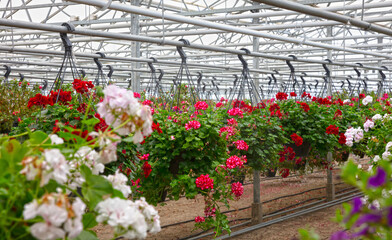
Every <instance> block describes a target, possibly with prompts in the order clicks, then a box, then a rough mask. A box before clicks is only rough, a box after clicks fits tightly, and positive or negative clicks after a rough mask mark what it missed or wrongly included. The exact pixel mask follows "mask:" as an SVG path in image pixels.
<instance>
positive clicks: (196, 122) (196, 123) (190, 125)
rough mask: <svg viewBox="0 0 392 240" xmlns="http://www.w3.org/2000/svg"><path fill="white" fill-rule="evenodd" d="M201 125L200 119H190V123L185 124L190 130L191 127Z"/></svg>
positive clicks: (194, 127)
mask: <svg viewBox="0 0 392 240" xmlns="http://www.w3.org/2000/svg"><path fill="white" fill-rule="evenodd" d="M200 126H201V124H200V122H199V121H196V120H193V121H189V122H188V123H186V124H185V129H186V130H187V131H188V130H190V129H192V128H193V129H199V128H200Z"/></svg>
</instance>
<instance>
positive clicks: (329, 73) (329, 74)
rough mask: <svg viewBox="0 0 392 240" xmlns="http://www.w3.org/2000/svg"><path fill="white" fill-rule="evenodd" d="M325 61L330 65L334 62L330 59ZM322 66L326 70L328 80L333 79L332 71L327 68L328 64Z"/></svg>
mask: <svg viewBox="0 0 392 240" xmlns="http://www.w3.org/2000/svg"><path fill="white" fill-rule="evenodd" d="M324 61H327V62H328V63H329V64H331V63H332V61H331V60H329V59H328V58H327V59H325V60H324ZM322 65H323V68H324V70H325V75H326V76H327V77H328V78H329V77H331V71H330V70H329V68H328V67H327V64H326V63H323V64H322Z"/></svg>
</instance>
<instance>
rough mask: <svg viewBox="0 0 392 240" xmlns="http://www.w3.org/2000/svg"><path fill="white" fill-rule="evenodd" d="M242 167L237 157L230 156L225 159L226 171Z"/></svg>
mask: <svg viewBox="0 0 392 240" xmlns="http://www.w3.org/2000/svg"><path fill="white" fill-rule="evenodd" d="M243 165H244V162H243V161H242V160H241V158H239V157H237V156H231V157H229V158H228V159H226V167H227V168H228V169H234V168H236V167H239V168H241V167H242V166H243Z"/></svg>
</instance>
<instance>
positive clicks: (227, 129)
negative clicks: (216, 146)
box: [219, 126, 237, 139]
mask: <svg viewBox="0 0 392 240" xmlns="http://www.w3.org/2000/svg"><path fill="white" fill-rule="evenodd" d="M223 133H227V134H226V139H229V138H230V137H231V136H234V135H235V134H236V133H237V129H235V128H234V127H232V126H228V127H222V128H221V129H219V136H222V134H223Z"/></svg>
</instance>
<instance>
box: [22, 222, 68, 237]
mask: <svg viewBox="0 0 392 240" xmlns="http://www.w3.org/2000/svg"><path fill="white" fill-rule="evenodd" d="M30 232H31V235H33V236H34V237H35V238H37V239H40V240H55V239H59V238H60V239H63V238H64V237H65V232H64V230H63V229H61V228H59V227H56V226H53V225H50V224H48V223H46V222H39V223H35V224H33V225H32V226H31V227H30Z"/></svg>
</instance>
